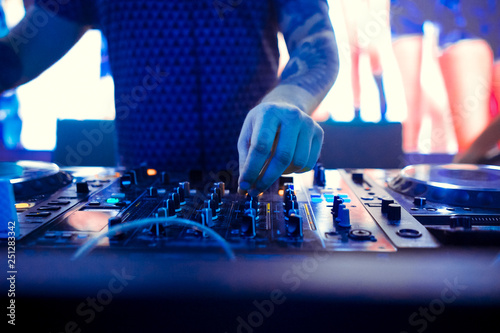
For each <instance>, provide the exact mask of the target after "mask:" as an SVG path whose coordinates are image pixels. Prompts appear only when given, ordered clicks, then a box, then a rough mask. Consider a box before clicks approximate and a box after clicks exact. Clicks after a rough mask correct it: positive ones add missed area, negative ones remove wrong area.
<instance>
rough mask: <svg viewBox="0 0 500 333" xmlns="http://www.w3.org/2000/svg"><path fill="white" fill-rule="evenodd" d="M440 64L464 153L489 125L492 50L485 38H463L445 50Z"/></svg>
mask: <svg viewBox="0 0 500 333" xmlns="http://www.w3.org/2000/svg"><path fill="white" fill-rule="evenodd" d="M440 65H441V69H442V72H443V77H444V81H445V85H446V90H447V91H448V99H449V103H450V108H451V115H452V119H453V125H454V128H455V133H456V137H457V143H458V151H459V153H462V152H465V151H466V150H467V149H468V148H469V147H470V145H471V144H472V142H473V141H474V140H475V139H476V138H477V137H478V136H479V135H480V134H481V132H482V131H483V130H484V129H485V128H486V126H487V125H488V121H489V107H490V96H491V84H492V82H491V81H492V70H493V52H492V50H491V48H490V46H489V45H488V43H487V42H485V41H483V40H479V39H477V40H463V41H460V42H458V43H456V44H454V45H452V46H450V47H448V48H447V49H446V50H445V51H444V52H443V55H442V56H441V58H440Z"/></svg>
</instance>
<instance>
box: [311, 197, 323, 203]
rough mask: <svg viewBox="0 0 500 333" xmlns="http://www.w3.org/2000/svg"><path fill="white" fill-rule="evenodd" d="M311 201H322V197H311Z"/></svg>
mask: <svg viewBox="0 0 500 333" xmlns="http://www.w3.org/2000/svg"><path fill="white" fill-rule="evenodd" d="M311 202H312V203H320V202H323V198H322V197H312V198H311Z"/></svg>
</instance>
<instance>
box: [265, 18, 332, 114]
mask: <svg viewBox="0 0 500 333" xmlns="http://www.w3.org/2000/svg"><path fill="white" fill-rule="evenodd" d="M284 24H286V25H288V27H285V28H286V29H287V30H288V31H290V33H289V34H288V35H285V38H286V39H287V45H288V48H289V50H290V61H289V62H288V64H287V65H286V67H285V69H284V71H283V74H282V76H281V80H280V83H279V84H278V85H277V86H276V88H274V89H273V90H272V91H271V92H270V93H269V94H268V95H266V96H265V98H264V99H263V102H264V103H265V102H279V103H286V104H292V105H294V106H296V107H298V108H299V109H300V110H302V111H303V112H305V113H307V114H309V115H310V114H311V113H312V112H313V111H314V110H315V109H316V107H317V106H318V105H319V103H320V102H321V101H322V100H323V98H324V97H325V96H326V94H327V93H328V91H329V90H330V88H331V87H332V85H333V83H334V82H335V79H336V78H337V74H338V68H339V63H338V51H337V45H336V42H335V35H334V32H333V29H332V26H331V24H330V21H329V19H328V16H327V14H326V13H325V11H324V9H323V12H321V13H316V14H314V15H312V16H310V17H308V18H305V19H304V21H303V22H300V23H298V22H292V21H288V22H285V23H284ZM291 25H295V26H291Z"/></svg>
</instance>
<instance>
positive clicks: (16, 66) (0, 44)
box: [0, 40, 23, 92]
mask: <svg viewBox="0 0 500 333" xmlns="http://www.w3.org/2000/svg"><path fill="white" fill-rule="evenodd" d="M22 71H23V69H22V65H21V60H20V59H19V56H18V54H16V52H14V50H13V49H12V48H11V47H10V45H9V43H8V42H7V41H5V40H0V92H3V91H5V90H8V89H10V88H12V87H15V86H16V85H17V82H18V81H19V80H20V79H21V76H22Z"/></svg>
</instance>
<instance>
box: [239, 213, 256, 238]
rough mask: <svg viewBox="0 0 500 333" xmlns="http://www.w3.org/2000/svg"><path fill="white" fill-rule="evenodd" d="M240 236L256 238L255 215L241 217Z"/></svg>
mask: <svg viewBox="0 0 500 333" xmlns="http://www.w3.org/2000/svg"><path fill="white" fill-rule="evenodd" d="M240 234H241V235H242V236H245V237H255V234H256V225H255V215H253V214H245V215H243V216H242V217H241V225H240Z"/></svg>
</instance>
